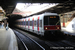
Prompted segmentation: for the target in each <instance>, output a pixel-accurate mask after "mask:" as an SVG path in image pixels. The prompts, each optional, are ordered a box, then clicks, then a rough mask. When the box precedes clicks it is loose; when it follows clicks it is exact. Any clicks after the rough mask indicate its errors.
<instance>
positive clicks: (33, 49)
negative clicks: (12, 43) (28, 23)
mask: <svg viewBox="0 0 75 50" xmlns="http://www.w3.org/2000/svg"><path fill="white" fill-rule="evenodd" d="M14 32H15V34H16V36H17V37H18V38H19V39H20V41H21V42H22V44H23V46H24V48H25V50H45V48H43V47H42V46H41V45H40V44H39V43H37V42H36V41H35V40H33V39H32V38H30V37H28V36H26V35H23V34H21V33H20V32H18V31H16V30H14Z"/></svg>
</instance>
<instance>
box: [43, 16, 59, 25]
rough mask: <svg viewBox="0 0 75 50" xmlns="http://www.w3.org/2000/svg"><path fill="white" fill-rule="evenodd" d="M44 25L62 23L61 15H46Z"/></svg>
mask: <svg viewBox="0 0 75 50" xmlns="http://www.w3.org/2000/svg"><path fill="white" fill-rule="evenodd" d="M44 25H60V20H59V16H45V17H44Z"/></svg>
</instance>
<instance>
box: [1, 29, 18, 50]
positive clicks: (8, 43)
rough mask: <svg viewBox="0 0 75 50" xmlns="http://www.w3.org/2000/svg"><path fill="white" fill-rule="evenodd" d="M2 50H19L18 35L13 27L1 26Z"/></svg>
mask: <svg viewBox="0 0 75 50" xmlns="http://www.w3.org/2000/svg"><path fill="white" fill-rule="evenodd" d="M0 50H18V45H17V40H16V36H15V34H14V32H13V31H12V29H11V28H9V29H8V30H6V29H5V28H0Z"/></svg>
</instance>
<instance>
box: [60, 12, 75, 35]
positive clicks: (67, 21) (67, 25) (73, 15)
mask: <svg viewBox="0 0 75 50" xmlns="http://www.w3.org/2000/svg"><path fill="white" fill-rule="evenodd" d="M62 20H63V21H62V22H61V23H62V27H61V31H63V32H64V34H67V35H71V36H75V11H71V12H67V13H64V14H63V19H62Z"/></svg>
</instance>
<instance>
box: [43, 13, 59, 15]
mask: <svg viewBox="0 0 75 50" xmlns="http://www.w3.org/2000/svg"><path fill="white" fill-rule="evenodd" d="M43 15H58V14H57V13H43Z"/></svg>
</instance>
